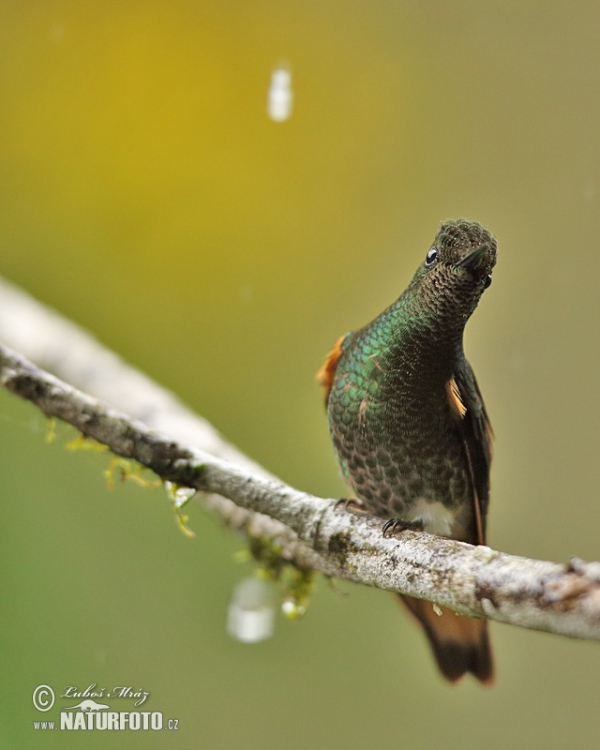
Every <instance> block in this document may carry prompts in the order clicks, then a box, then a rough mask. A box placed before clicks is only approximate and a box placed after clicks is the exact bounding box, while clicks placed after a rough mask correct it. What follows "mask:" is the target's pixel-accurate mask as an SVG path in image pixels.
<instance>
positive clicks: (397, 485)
mask: <svg viewBox="0 0 600 750" xmlns="http://www.w3.org/2000/svg"><path fill="white" fill-rule="evenodd" d="M495 262H496V241H495V239H494V238H493V237H492V235H491V234H490V233H489V232H488V231H487V230H486V229H484V228H483V227H482V226H481V225H480V224H477V223H475V222H469V221H466V220H464V219H461V220H458V221H448V222H446V223H444V224H443V225H442V226H441V228H440V230H439V232H438V234H437V236H436V238H435V242H434V245H433V247H432V248H431V249H430V251H429V253H428V254H427V257H426V259H425V260H424V261H423V263H422V264H421V265H420V266H419V268H418V269H417V271H416V273H415V275H414V277H413V279H412V281H411V283H410V284H409V286H408V287H407V289H406V290H405V291H404V292H403V294H402V295H401V296H400V297H399V299H398V300H397V301H396V302H394V303H393V304H392V305H391V306H390V307H388V308H387V310H385V311H384V312H383V313H382V314H381V315H379V316H378V317H377V318H376V319H375V320H374V321H372V322H371V323H369V324H368V325H367V326H365V327H364V328H362V329H360V330H358V331H355V332H353V333H349V334H347V335H346V336H345V337H344V339H343V340H342V341H341V342H340V343H339V344H338V346H337V347H336V349H335V350H334V352H333V353H332V356H331V358H330V360H329V361H328V363H326V365H325V367H324V369H323V371H322V374H321V379H322V381H323V382H324V384H325V385H326V387H327V389H328V397H327V413H328V417H329V427H330V432H331V436H332V439H333V444H334V448H335V452H336V457H337V460H338V463H339V465H340V468H341V471H342V473H343V475H344V478H345V480H346V482H347V483H348V485H349V487H350V488H351V489H352V490H353V492H354V493H355V495H356V497H357V498H358V500H359V501H361V502H362V503H363V504H364V506H365V507H366V509H367V510H369V511H370V512H372V513H374V514H375V515H377V516H380V517H381V518H386V519H392V518H393V519H399V520H400V521H402V522H405V523H407V524H414V525H420V526H421V527H422V528H424V529H425V530H426V531H430V532H432V533H435V534H440V535H443V536H448V537H451V538H454V539H460V540H464V541H468V542H471V543H474V544H477V543H483V541H484V533H485V520H486V513H487V504H488V498H489V467H490V462H491V428H490V426H489V421H488V418H487V414H486V412H485V407H484V405H483V400H482V398H481V394H480V392H479V388H478V386H477V382H476V380H475V376H474V374H473V371H472V369H471V367H470V365H469V363H468V362H467V360H466V359H465V356H464V353H463V332H464V328H465V324H466V322H467V320H468V319H469V317H470V315H471V313H472V312H473V310H474V309H475V307H476V306H477V303H478V302H479V299H480V297H481V295H482V293H483V291H484V289H485V288H487V286H489V282H490V280H491V276H490V274H491V271H492V269H493V267H494V264H495ZM466 669H468V666H467V667H466ZM490 669H491V667H490ZM463 671H464V670H463ZM471 671H475V669H472V670H471ZM484 672H485V670H483V671H482V673H481V675H479V676H480V678H481V679H485V675H484ZM482 675H483V676H482ZM447 676H450V675H447ZM450 679H453V677H452V676H450Z"/></svg>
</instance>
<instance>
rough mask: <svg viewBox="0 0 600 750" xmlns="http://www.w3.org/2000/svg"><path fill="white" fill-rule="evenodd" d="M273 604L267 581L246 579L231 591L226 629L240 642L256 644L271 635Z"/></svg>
mask: <svg viewBox="0 0 600 750" xmlns="http://www.w3.org/2000/svg"><path fill="white" fill-rule="evenodd" d="M274 624H275V606H274V601H273V591H272V587H271V585H270V584H269V583H268V582H267V581H261V580H259V579H258V578H245V579H244V580H243V581H241V582H240V583H238V585H237V586H236V587H235V588H234V590H233V596H232V597H231V604H230V605H229V610H228V613H227V632H228V633H229V635H230V636H231V637H232V638H235V639H236V640H238V641H242V643H259V642H260V641H264V640H265V639H266V638H270V637H271V636H272V635H273V630H274Z"/></svg>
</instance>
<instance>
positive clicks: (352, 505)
mask: <svg viewBox="0 0 600 750" xmlns="http://www.w3.org/2000/svg"><path fill="white" fill-rule="evenodd" d="M342 506H343V507H344V510H346V511H354V512H355V513H368V511H367V509H366V508H365V505H364V503H361V502H360V500H357V499H356V498H354V497H348V498H347V497H342V498H341V499H340V500H338V501H337V503H336V504H335V505H334V506H333V509H334V510H338V508H341V507H342Z"/></svg>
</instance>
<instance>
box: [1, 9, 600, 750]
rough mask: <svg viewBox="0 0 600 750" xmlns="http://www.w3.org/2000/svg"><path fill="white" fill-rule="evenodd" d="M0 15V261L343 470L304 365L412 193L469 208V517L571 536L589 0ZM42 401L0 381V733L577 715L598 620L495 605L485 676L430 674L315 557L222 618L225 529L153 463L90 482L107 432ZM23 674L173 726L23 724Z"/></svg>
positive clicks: (367, 281)
mask: <svg viewBox="0 0 600 750" xmlns="http://www.w3.org/2000/svg"><path fill="white" fill-rule="evenodd" d="M0 18H1V23H0V113H1V116H0V241H1V247H2V252H1V255H0V273H2V274H3V275H5V276H6V277H7V278H9V279H11V280H12V281H14V282H16V283H18V284H21V285H22V286H23V287H25V288H26V289H28V290H29V291H30V292H31V293H33V294H34V295H36V296H37V297H38V298H39V299H40V300H42V301H44V302H46V303H48V304H49V305H51V306H54V307H55V308H57V309H58V310H59V311H60V312H62V313H63V314H65V315H67V316H69V317H71V318H73V319H74V320H75V321H77V322H79V323H80V324H82V325H84V326H86V327H88V328H89V329H90V330H92V331H93V332H94V333H95V334H96V335H97V336H98V337H99V338H100V339H101V340H102V341H104V342H105V343H106V344H108V345H109V346H111V347H112V348H114V349H115V350H117V351H118V352H119V353H120V354H122V355H123V356H124V357H125V358H126V359H128V360H129V361H131V362H132V363H133V364H135V365H137V366H138V367H140V368H142V369H143V370H145V371H146V372H148V373H149V374H150V375H151V376H153V377H154V378H156V379H157V380H158V381H159V382H161V383H163V384H164V385H166V386H168V387H169V388H171V389H173V390H174V391H175V392H177V393H178V394H179V395H180V396H181V397H182V398H183V399H184V400H185V401H187V402H188V403H189V404H190V405H191V406H192V407H194V408H195V409H196V410H197V411H198V412H200V413H201V414H203V415H204V416H206V417H208V418H209V419H210V420H211V421H212V422H213V423H214V424H215V425H216V426H217V427H218V428H219V429H220V430H221V431H222V432H223V433H224V434H225V435H226V436H227V437H228V438H229V439H230V440H232V442H234V443H235V444H237V445H238V446H239V447H240V448H241V449H243V450H244V451H245V452H247V453H248V454H250V455H251V456H252V457H254V458H255V459H257V460H258V461H260V462H261V463H263V464H264V465H265V466H266V467H267V468H268V469H269V470H271V471H272V472H274V473H276V474H278V475H279V476H281V477H282V478H283V479H285V480H286V481H288V482H290V483H292V484H294V485H295V486H298V487H300V488H303V489H305V490H308V491H311V492H314V493H316V494H319V495H322V496H331V497H338V496H340V495H342V494H343V489H342V485H341V482H340V480H339V478H338V475H337V471H336V468H335V465H334V460H333V454H332V451H331V447H330V445H329V439H328V435H327V427H326V419H325V415H324V412H323V408H322V397H321V394H320V393H319V391H318V388H317V385H316V384H315V381H314V373H315V371H316V370H317V368H318V367H319V366H320V364H321V361H322V359H323V358H324V356H325V355H326V353H327V351H328V349H329V348H330V347H331V346H332V344H333V343H334V341H335V340H336V339H337V338H338V337H339V336H340V335H341V334H342V333H344V332H345V331H347V330H350V329H353V328H357V327H359V326H361V325H363V324H364V323H366V322H367V321H368V320H370V319H371V318H372V317H374V316H375V315H377V314H378V313H379V312H380V311H381V310H382V309H383V308H384V307H385V306H386V305H387V304H389V303H390V302H391V301H393V299H395V298H396V297H397V295H398V294H399V293H400V292H401V291H402V289H403V288H404V287H405V286H406V284H407V283H408V281H409V279H410V277H411V276H412V273H413V272H414V270H415V268H416V266H417V265H418V264H419V263H420V262H421V260H422V258H423V257H424V255H425V253H426V252H427V250H428V248H429V246H430V242H431V240H432V239H433V237H434V235H435V232H436V230H437V227H438V225H439V223H440V221H442V220H444V219H446V218H455V217H459V216H466V217H468V218H471V219H476V220H479V221H481V222H482V223H483V224H485V225H486V226H487V227H488V228H489V229H490V230H491V231H492V232H493V233H494V234H495V235H496V236H497V237H498V239H499V260H498V265H497V267H496V270H495V271H494V283H493V285H492V287H491V289H490V291H489V292H487V293H486V295H485V297H484V299H483V300H482V303H481V305H480V308H479V309H478V311H477V313H476V314H475V316H474V318H473V320H472V321H471V323H470V324H469V326H468V329H467V336H466V350H467V356H468V357H469V359H470V360H471V363H472V364H473V366H474V369H475V371H476V372H477V376H478V379H479V382H480V385H481V387H482V390H483V392H484V395H485V397H486V402H487V405H488V409H489V411H490V414H491V417H492V422H493V426H494V429H495V432H496V454H495V464H494V468H493V476H492V481H493V496H492V506H491V512H490V520H489V541H490V543H491V545H492V546H494V547H495V548H498V549H502V550H505V551H508V552H512V553H517V554H522V555H526V556H530V557H540V558H543V559H553V560H557V561H566V560H567V559H568V558H569V557H570V556H572V555H576V556H579V557H583V558H585V559H598V557H599V556H600V549H599V547H600V545H599V541H598V540H599V538H600V537H599V534H598V529H599V527H600V503H599V502H598V497H597V495H598V492H597V475H596V464H597V456H596V454H597V445H598V424H599V423H600V394H599V392H598V387H597V370H598V366H599V365H600V350H599V343H598V316H599V314H600V295H599V293H598V281H599V279H600V253H599V252H598V250H597V248H596V244H595V243H596V237H597V224H598V219H597V214H598V206H599V200H600V193H599V190H600V86H599V85H598V80H599V78H600V45H598V31H599V28H600V6H598V4H597V3H592V2H574V3H571V4H565V3H561V2H556V1H554V2H540V1H539V0H533V1H531V2H528V3H521V2H516V1H513V2H474V1H473V0H456V1H455V2H452V3H450V2H448V3H440V2H432V1H430V0H426V1H425V2H416V1H415V0H409V1H408V2H403V3H395V2H385V1H384V2H377V3H367V2H356V1H353V0H350V1H349V2H344V3H342V2H340V1H339V0H337V1H336V0H322V1H321V2H310V1H309V2H299V1H298V0H290V1H289V2H273V1H268V0H264V1H262V2H261V1H259V0H249V1H247V2H239V1H231V0H230V1H229V2H216V1H213V2H208V1H206V0H198V1H197V2H189V0H188V1H186V0H171V2H165V0H148V1H147V2H144V3H141V2H134V1H133V0H120V1H119V2H111V1H109V2H107V1H106V0H105V1H104V2H99V1H98V0H87V2H81V1H79V2H75V0H71V1H70V2H69V1H67V0H62V1H61V0H45V1H44V2H34V0H19V2H11V1H9V0H0ZM282 61H284V62H285V63H286V64H287V65H289V67H290V69H291V71H292V76H293V87H294V95H295V99H294V110H293V114H292V116H291V118H290V119H289V121H287V122H282V123H275V122H273V121H271V120H270V119H269V118H268V117H267V112H266V97H267V90H268V87H269V81H270V76H271V71H272V70H273V68H274V66H276V65H277V64H279V63H281V62H282ZM46 431H47V425H46V423H45V421H44V420H43V419H42V418H41V417H40V416H39V415H38V414H37V413H36V412H35V410H34V409H33V407H30V406H29V405H28V404H24V403H21V402H18V401H17V400H16V399H15V398H14V397H11V396H9V395H8V394H6V393H0V472H1V477H2V518H1V532H0V533H1V553H0V554H1V560H2V563H1V575H2V599H1V601H2V618H1V625H0V643H1V644H2V669H1V670H0V688H1V693H0V695H1V696H2V700H1V705H0V745H1V746H2V748H21V747H34V746H38V745H39V746H42V745H43V746H44V747H47V748H63V747H65V746H67V745H68V743H73V742H75V743H76V745H77V747H88V746H89V747H108V746H111V747H112V746H114V747H119V748H129V747H136V746H138V745H139V744H141V743H142V742H143V743H146V742H148V743H152V744H153V746H156V747H181V748H231V747H245V748H248V749H249V750H250V749H252V748H264V747H285V748H290V749H291V750H293V749H294V748H306V747H316V748H322V747H327V748H344V749H345V750H355V749H359V748H364V747H367V746H369V747H377V748H378V750H387V749H388V748H389V749H391V748H398V747H411V748H431V747H436V746H438V745H440V746H441V745H443V746H446V747H451V748H452V747H459V746H460V747H461V748H463V749H464V750H469V748H481V747H483V746H484V747H486V748H489V749H490V750H496V749H500V748H506V747H510V746H513V747H517V748H519V747H528V748H544V749H547V750H551V749H554V748H564V747H569V748H570V749H571V750H578V749H579V748H582V749H583V748H586V749H587V748H591V747H595V746H596V744H597V738H598V736H599V733H600V712H598V700H599V698H600V689H599V687H598V673H599V669H600V647H599V646H598V644H595V643H581V642H575V641H569V640H567V639H561V638H557V637H553V636H550V635H545V634H540V633H533V632H525V631H521V630H517V629H514V628H510V627H507V626H501V625H492V637H493V640H494V644H495V650H496V660H497V673H498V678H497V684H496V686H495V687H494V688H493V689H491V690H482V689H480V688H479V687H478V686H477V685H475V684H474V683H473V682H470V681H469V680H465V682H464V683H463V684H461V685H460V686H459V687H455V688H450V687H447V686H446V685H445V684H443V683H442V681H441V679H440V678H439V676H438V674H437V673H436V670H435V668H434V666H433V662H432V658H431V655H430V654H429V653H428V650H427V646H426V644H425V641H424V638H423V637H422V635H421V633H419V632H417V630H416V629H415V628H414V627H413V624H412V622H409V621H408V619H407V617H406V616H405V615H404V614H403V613H402V612H401V611H400V610H399V608H398V607H397V605H396V604H395V603H394V601H393V599H392V597H390V596H389V595H385V594H383V593H382V592H378V591H375V590H368V589H366V588H359V587H353V586H350V585H347V584H343V583H341V584H339V589H341V590H342V591H343V592H345V593H346V594H347V595H345V596H344V595H340V594H339V593H337V592H336V591H335V590H332V589H331V588H330V587H329V586H328V584H327V583H326V582H325V581H322V580H321V581H319V584H318V588H317V591H316V593H315V595H314V597H313V599H312V602H311V606H310V609H309V611H308V613H307V615H306V616H305V618H304V619H302V620H301V621H299V622H295V623H290V622H287V621H285V620H284V619H283V618H280V619H279V620H278V623H277V632H276V636H275V637H274V638H273V639H271V640H269V641H267V642H264V643H262V644H258V645H254V646H247V645H242V644H240V643H237V642H235V641H233V640H232V639H231V638H230V637H229V636H228V635H227V634H226V632H225V616H226V610H227V606H228V602H229V598H230V596H231V591H232V588H233V586H234V585H235V583H236V582H237V581H239V580H240V579H241V578H243V577H244V576H246V575H248V574H249V572H250V571H251V566H250V565H248V564H246V565H243V564H241V563H239V562H237V561H236V554H235V553H236V551H238V550H240V549H242V548H243V544H242V543H241V542H240V541H239V540H237V539H236V538H234V537H233V536H232V535H231V534H229V533H228V532H226V531H223V530H222V529H221V528H220V526H219V524H218V523H216V522H215V520H214V519H213V518H212V517H210V516H209V515H208V514H206V513H205V512H204V511H203V510H202V508H201V507H200V506H195V507H194V508H192V510H191V514H190V515H191V518H190V525H191V526H192V528H193V529H195V531H196V532H197V538H196V540H195V541H190V540H188V539H186V538H185V537H184V536H183V535H182V534H181V533H180V532H179V531H178V530H177V528H176V526H175V523H174V522H173V517H172V512H171V510H170V508H169V503H168V500H167V497H166V495H165V493H164V492H161V491H158V490H156V491H153V492H151V491H148V490H143V489H140V488H138V487H136V486H133V485H130V484H125V485H118V486H117V487H116V489H115V490H114V491H113V492H109V491H108V490H107V488H106V483H105V480H104V479H103V476H102V471H103V470H104V469H105V468H106V465H107V458H106V457H105V456H98V455H93V454H87V453H86V454H82V453H74V454H73V453H70V452H68V451H67V450H65V443H66V442H67V441H68V440H69V439H70V438H71V437H72V434H71V433H70V432H68V431H67V430H66V429H64V430H59V439H58V440H57V441H55V442H54V443H51V444H47V443H46V442H45V440H44V437H45V435H46ZM40 683H49V684H50V685H53V686H55V687H56V688H57V689H60V688H61V687H62V686H67V685H74V686H79V687H80V688H81V689H83V688H85V687H87V686H88V685H90V684H92V683H96V684H97V685H98V686H106V687H108V686H113V685H133V686H134V687H137V688H143V689H145V690H148V691H149V692H150V693H151V701H152V703H151V708H152V710H160V711H163V713H164V716H165V717H178V718H179V719H180V730H179V732H178V733H177V734H176V736H173V735H174V733H170V734H168V733H166V732H163V733H156V734H151V735H148V733H135V732H129V733H118V735H117V736H116V737H114V736H112V737H109V738H107V737H106V736H105V734H103V733H102V732H88V733H85V736H82V732H79V733H78V734H77V735H76V737H77V739H73V738H72V737H70V738H69V737H66V738H65V736H64V735H65V733H61V732H53V733H50V732H45V733H41V732H39V731H38V732H35V731H34V730H33V728H32V724H33V721H34V720H39V719H43V718H45V717H44V716H42V715H41V714H39V713H38V712H36V711H35V710H34V708H33V706H32V703H31V693H32V691H33V689H34V687H35V686H36V685H38V684H40ZM62 703H63V704H64V701H63V702H62ZM47 718H52V717H51V716H50V715H49V716H48V717H47ZM40 734H41V735H42V736H40ZM69 746H70V745H69ZM73 746H74V745H73Z"/></svg>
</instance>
